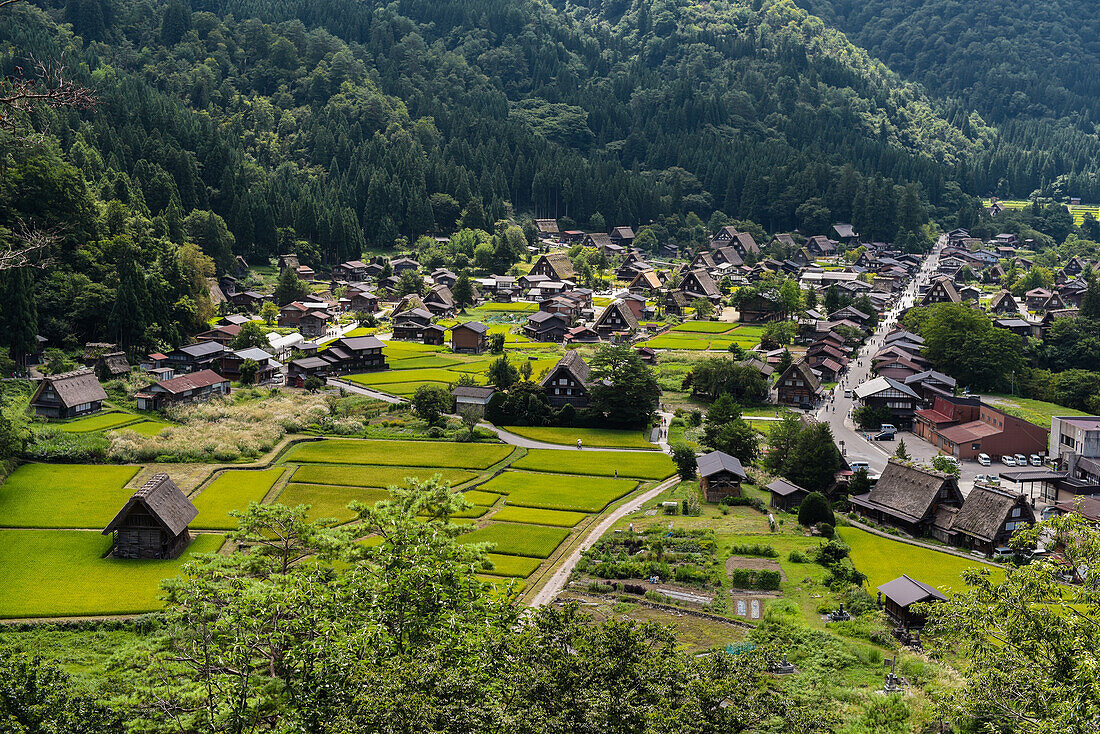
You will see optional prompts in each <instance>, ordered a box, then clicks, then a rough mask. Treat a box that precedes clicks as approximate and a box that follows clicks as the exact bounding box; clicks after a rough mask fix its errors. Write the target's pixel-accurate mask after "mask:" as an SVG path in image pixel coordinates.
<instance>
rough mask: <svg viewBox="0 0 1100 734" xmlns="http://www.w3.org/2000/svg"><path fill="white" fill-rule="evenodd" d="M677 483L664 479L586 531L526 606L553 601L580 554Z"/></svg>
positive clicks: (563, 586) (563, 585) (675, 480)
mask: <svg viewBox="0 0 1100 734" xmlns="http://www.w3.org/2000/svg"><path fill="white" fill-rule="evenodd" d="M678 481H680V478H679V477H672V478H671V479H666V480H665V481H663V482H661V483H660V484H658V485H657V486H656V487H654V488H653V489H651V490H649V491H648V492H646V493H644V494H640V495H638V496H637V497H635V498H633V499H631V500H628V501H627V502H626V503H624V504H623V505H622V507H619V508H618V509H616V510H615V511H614V512H612V513H611V514H610V515H607V516H605V517H603V518H602V519H601V520H600V522H599V523H597V524H596V525H595V526H594V527H593V528H592V529H591V530H589V531H588V534H587V535H586V536H585V537H584V540H582V541H581V542H580V543H579V544H578V545H577V547H575V548H574V549H573V551H572V552H571V553H570V554H569V555H568V556H567V557H566V559H565V562H564V563H562V564H561V566H559V567H558V570H557V571H555V572H554V575H553V576H551V577H550V580H549V581H547V582H546V583H545V584H544V585H543V587H542V588H541V589H539V590H538V593H537V594H535V596H534V597H533V598H532V599H531V601H530V602H528V606H532V607H539V606H542V605H543V604H549V603H550V602H552V601H554V599H555V598H556V597H557V595H558V594H559V593H560V592H561V590H562V589H564V588H565V584H566V583H567V582H568V581H569V576H570V574H572V573H573V568H574V567H576V565H577V561H579V560H580V558H581V554H582V553H584V552H585V551H586V550H588V549H589V548H591V547H592V544H593V543H595V542H596V541H597V540H599V539H600V538H602V537H603V534H604V533H606V532H607V531H608V530H610V529H611V526H612V525H614V524H615V523H616V522H618V521H619V520H621V519H622V518H624V517H626V516H627V515H629V514H630V513H631V512H633V511H634V510H636V509H638V508H639V507H641V506H642V505H644V504H645V503H646V502H649V501H650V500H651V499H653V498H654V497H656V496H657V495H659V494H660V493H661V492H664V491H665V490H666V489H668V488H669V487H671V486H672V485H673V484H675V483H676V482H678Z"/></svg>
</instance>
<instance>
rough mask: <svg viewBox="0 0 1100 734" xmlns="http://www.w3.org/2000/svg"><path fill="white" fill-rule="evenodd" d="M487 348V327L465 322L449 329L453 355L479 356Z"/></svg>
mask: <svg viewBox="0 0 1100 734" xmlns="http://www.w3.org/2000/svg"><path fill="white" fill-rule="evenodd" d="M488 348H489V327H488V326H486V325H485V324H483V323H481V322H480V321H467V322H466V323H464V324H456V325H455V326H453V327H451V349H452V350H453V351H454V353H455V354H462V353H465V354H481V353H482V352H484V351H486V350H487V349H488Z"/></svg>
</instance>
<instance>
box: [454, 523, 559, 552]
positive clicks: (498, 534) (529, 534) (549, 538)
mask: <svg viewBox="0 0 1100 734" xmlns="http://www.w3.org/2000/svg"><path fill="white" fill-rule="evenodd" d="M568 535H569V531H568V530H566V529H565V528H551V527H545V526H543V525H518V524H515V523H493V524H491V525H487V526H485V527H483V528H481V529H479V530H475V531H473V532H471V533H467V534H466V535H463V536H462V537H461V538H460V539H459V542H462V543H493V544H495V547H494V548H492V551H493V552H494V553H497V554H501V555H506V556H527V557H529V558H548V557H549V556H550V554H551V553H553V552H554V550H555V549H556V548H557V547H558V546H559V545H561V542H562V541H563V540H565V539H566V537H568Z"/></svg>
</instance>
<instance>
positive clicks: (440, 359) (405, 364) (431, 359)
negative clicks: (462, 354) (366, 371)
mask: <svg viewBox="0 0 1100 734" xmlns="http://www.w3.org/2000/svg"><path fill="white" fill-rule="evenodd" d="M460 364H462V362H461V361H459V360H457V359H452V358H450V357H444V356H442V355H438V354H435V355H431V356H425V357H409V358H408V359H395V360H394V361H392V362H390V369H393V370H415V369H423V368H425V367H451V366H457V365H460Z"/></svg>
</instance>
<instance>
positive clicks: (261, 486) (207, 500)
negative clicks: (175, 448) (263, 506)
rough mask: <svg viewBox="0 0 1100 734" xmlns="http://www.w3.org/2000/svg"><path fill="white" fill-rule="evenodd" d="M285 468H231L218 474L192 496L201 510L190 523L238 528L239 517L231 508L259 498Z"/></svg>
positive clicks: (238, 508)
mask: <svg viewBox="0 0 1100 734" xmlns="http://www.w3.org/2000/svg"><path fill="white" fill-rule="evenodd" d="M283 471H284V469H283V468H282V467H279V468H277V469H265V470H263V471H249V470H246V469H230V470H229V471H224V472H222V473H221V474H219V475H218V476H217V477H216V478H215V479H214V481H212V482H211V483H210V484H208V485H206V486H205V487H204V488H203V489H202V490H201V491H200V492H199V493H198V494H197V495H195V496H193V497H191V502H192V504H194V505H195V508H196V509H197V510H198V511H199V514H198V516H197V517H196V518H195V519H194V520H193V521H192V522H191V527H194V528H205V529H213V530H236V529H237V518H235V517H230V516H229V512H230V510H244V509H246V508H247V507H248V503H249V502H260V501H261V500H263V498H264V497H265V496H266V495H267V493H268V491H270V490H271V488H272V487H273V486H274V485H275V482H277V481H278V480H279V477H281V476H282V475H283Z"/></svg>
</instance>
